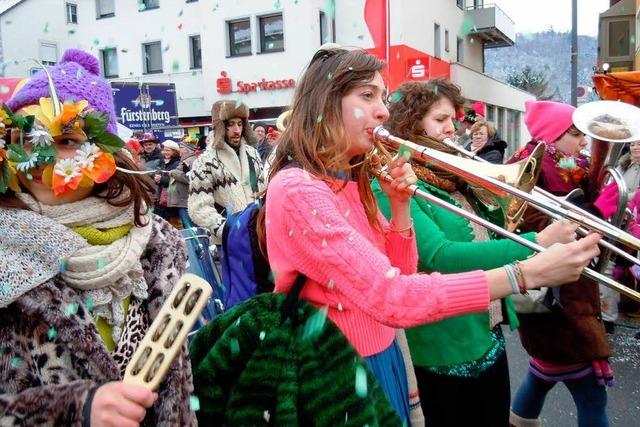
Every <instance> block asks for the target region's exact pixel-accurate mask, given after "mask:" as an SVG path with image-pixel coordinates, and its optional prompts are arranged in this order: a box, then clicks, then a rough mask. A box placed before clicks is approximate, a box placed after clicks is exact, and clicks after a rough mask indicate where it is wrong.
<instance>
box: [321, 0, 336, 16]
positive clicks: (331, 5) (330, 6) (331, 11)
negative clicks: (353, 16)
mask: <svg viewBox="0 0 640 427" xmlns="http://www.w3.org/2000/svg"><path fill="white" fill-rule="evenodd" d="M324 12H325V13H326V14H327V17H328V18H330V19H333V17H334V16H335V15H336V2H335V0H327V1H326V2H325V4H324Z"/></svg>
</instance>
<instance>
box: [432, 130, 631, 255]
mask: <svg viewBox="0 0 640 427" xmlns="http://www.w3.org/2000/svg"><path fill="white" fill-rule="evenodd" d="M441 142H442V143H443V144H444V145H446V146H447V147H449V148H452V149H454V150H456V151H457V152H458V153H460V154H462V155H464V156H465V157H468V158H469V159H472V160H477V161H479V162H482V163H489V162H488V161H486V160H485V159H483V158H482V157H480V156H478V155H477V154H475V153H474V152H472V151H469V150H467V149H465V148H464V147H460V146H459V145H457V144H456V143H455V142H453V141H451V140H450V139H448V138H446V139H444V140H443V141H441ZM533 192H534V193H536V194H538V195H539V196H540V197H541V198H542V199H543V200H542V201H541V202H540V203H541V204H532V206H533V207H534V208H535V209H537V210H539V211H540V212H542V213H544V214H546V215H548V216H550V217H551V218H553V219H555V220H561V219H563V216H562V215H561V214H557V213H554V212H552V211H550V210H549V209H546V208H545V207H544V205H542V203H545V204H547V203H548V204H553V205H556V206H559V207H562V208H565V209H568V210H569V211H571V212H575V213H576V214H577V215H582V216H584V217H585V218H588V219H589V220H591V221H593V222H594V223H596V224H598V228H597V229H594V231H596V232H598V233H601V234H603V235H606V236H607V237H609V238H612V239H614V240H617V241H619V242H621V243H623V244H626V245H628V246H631V247H634V248H635V249H640V247H638V246H637V245H636V244H635V242H636V241H638V243H640V240H638V239H637V238H635V237H634V236H632V235H630V234H629V233H626V232H624V231H622V230H620V229H619V228H617V227H614V226H613V225H611V224H609V223H608V222H606V221H603V220H602V219H600V218H598V217H597V216H595V215H593V214H591V213H589V212H587V211H585V210H583V209H581V208H579V207H577V206H576V205H574V204H572V203H570V202H568V201H567V200H566V199H564V198H562V197H558V196H556V195H554V194H551V193H549V192H548V191H546V190H544V189H542V188H540V187H538V186H534V187H533ZM545 198H546V199H548V200H547V201H545ZM578 224H582V223H581V222H578ZM605 229H606V230H608V231H609V232H610V234H608V233H606V232H605V231H604V230H605ZM577 232H578V233H579V234H580V235H581V236H586V235H587V234H589V230H588V229H587V228H586V227H584V226H581V227H579V228H578V230H577ZM614 236H615V237H614ZM599 244H600V246H602V247H604V248H606V249H608V250H610V251H611V252H615V254H616V255H619V256H621V257H623V258H625V259H626V260H628V261H631V262H632V263H634V264H637V265H640V260H639V259H638V258H636V257H634V256H633V255H631V254H628V253H627V252H625V251H623V250H622V249H620V248H618V247H617V246H615V245H613V244H611V243H609V242H607V241H606V240H601V241H600V243H599Z"/></svg>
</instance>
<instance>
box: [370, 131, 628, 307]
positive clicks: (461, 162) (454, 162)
mask: <svg viewBox="0 0 640 427" xmlns="http://www.w3.org/2000/svg"><path fill="white" fill-rule="evenodd" d="M373 137H374V140H375V141H376V142H377V143H379V144H382V146H383V147H384V148H389V149H391V150H393V151H399V150H401V149H403V150H407V151H408V152H410V153H411V155H412V157H413V159H414V160H417V161H419V162H421V163H423V164H426V165H427V166H436V167H439V168H441V169H443V170H447V171H449V172H452V173H454V174H456V175H459V176H461V177H462V178H464V179H465V180H466V181H467V182H473V183H474V184H473V185H478V186H482V187H484V188H485V189H486V190H487V191H490V192H491V193H493V194H496V195H498V196H502V195H503V194H504V193H509V194H512V195H514V196H517V197H518V198H520V199H521V200H524V201H526V202H528V203H530V204H531V205H532V206H534V207H538V206H540V205H542V206H543V208H544V209H547V210H549V211H551V212H552V213H554V214H556V215H559V216H562V217H563V218H568V219H571V220H572V221H574V222H579V221H584V223H585V224H587V225H588V226H590V227H593V229H594V230H595V229H598V227H597V225H595V224H594V223H593V222H591V221H589V220H588V219H585V218H583V217H580V216H578V215H577V214H575V213H573V212H571V211H567V210H565V209H563V208H560V207H557V206H553V205H551V206H546V205H545V203H544V202H543V201H541V200H539V198H538V197H535V196H534V195H532V194H529V193H527V192H526V191H522V190H521V189H519V188H516V187H512V186H511V185H509V184H506V183H504V182H502V181H500V180H498V179H495V178H493V177H486V176H482V175H478V174H476V173H474V172H472V170H473V169H477V163H478V162H473V161H470V160H468V159H461V158H459V157H457V156H453V155H450V154H446V153H442V152H440V151H438V150H434V149H430V148H427V147H423V146H420V145H418V144H415V143H413V142H411V141H407V140H404V139H401V138H398V137H396V136H392V135H391V134H390V133H389V131H388V130H386V129H385V128H384V127H383V126H378V127H376V128H375V129H374V130H373ZM469 162H471V163H475V165H472V164H470V163H469ZM372 173H373V174H374V175H376V176H378V177H379V178H380V179H384V180H387V181H391V180H392V178H391V177H390V176H389V175H388V174H387V173H386V172H385V171H384V170H377V171H372ZM407 191H408V192H410V193H411V194H412V195H415V196H418V197H421V198H423V199H425V200H427V201H429V202H430V203H433V204H435V205H437V206H440V207H442V208H444V209H447V210H449V211H451V212H454V213H456V214H458V215H460V216H462V217H463V218H466V219H468V220H469V221H472V222H475V223H477V224H479V225H481V226H483V227H486V228H488V229H489V230H491V231H493V232H495V233H497V234H499V235H501V236H504V237H507V238H509V239H511V240H513V241H515V242H517V243H520V244H522V245H524V246H526V247H527V248H529V249H532V250H534V251H536V252H541V251H543V250H544V248H543V247H542V246H540V245H538V244H536V243H532V242H530V241H528V240H526V239H524V238H523V237H521V236H519V235H517V234H515V233H512V232H510V231H508V230H505V229H504V228H502V227H500V226H497V225H495V224H493V223H491V222H490V221H487V220H485V219H484V218H481V217H479V216H477V215H474V214H471V213H469V212H466V211H465V210H463V209H460V208H458V207H457V206H453V205H450V204H449V203H447V202H445V201H443V200H440V199H439V198H437V197H435V196H432V195H430V194H429V193H426V192H424V191H422V190H420V189H419V188H418V187H417V186H416V185H411V186H409V188H407ZM607 231H608V230H607ZM603 234H604V232H603ZM582 274H583V275H585V276H586V277H589V278H591V279H593V280H596V281H598V282H600V283H602V284H603V285H605V286H607V287H610V288H612V289H614V290H615V291H617V292H619V293H621V294H623V295H626V296H628V297H629V298H632V299H634V300H636V301H640V293H639V292H636V291H634V290H633V289H629V288H627V287H626V286H623V285H622V284H620V283H618V282H616V281H614V280H613V279H611V278H609V277H607V276H605V275H603V274H601V273H599V272H597V271H594V270H592V269H589V268H585V269H584V270H583V273H582Z"/></svg>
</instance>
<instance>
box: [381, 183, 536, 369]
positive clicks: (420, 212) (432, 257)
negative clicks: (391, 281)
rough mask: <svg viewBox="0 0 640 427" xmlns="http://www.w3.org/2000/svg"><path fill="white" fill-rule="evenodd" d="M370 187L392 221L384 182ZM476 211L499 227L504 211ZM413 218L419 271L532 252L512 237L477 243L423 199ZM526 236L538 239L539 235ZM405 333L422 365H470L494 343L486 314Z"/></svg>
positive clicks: (467, 266)
mask: <svg viewBox="0 0 640 427" xmlns="http://www.w3.org/2000/svg"><path fill="white" fill-rule="evenodd" d="M372 186H373V191H374V193H375V195H376V197H377V199H378V204H379V207H380V210H381V211H382V212H383V214H384V215H385V216H387V217H389V216H390V207H389V201H388V199H387V197H386V195H385V194H384V192H383V191H382V190H381V188H380V184H379V183H378V181H377V180H376V181H374V182H373V185H372ZM418 187H420V189H421V190H423V191H426V192H428V193H431V194H433V195H435V196H437V197H438V198H440V199H442V200H444V201H446V202H448V203H452V204H454V205H456V206H459V205H458V203H457V202H456V201H455V200H454V199H453V198H452V197H451V196H450V195H449V193H446V192H444V191H441V190H440V189H438V188H436V187H433V186H431V185H429V184H427V183H425V182H423V181H418ZM476 210H477V211H478V213H479V214H480V215H481V216H483V217H485V218H487V219H489V220H490V221H492V222H494V223H497V224H500V223H501V214H500V211H494V212H493V213H491V212H488V211H487V210H486V209H482V207H479V206H476ZM411 217H412V218H413V221H414V224H415V233H416V240H417V242H418V254H419V262H418V269H419V270H420V271H423V272H427V273H430V272H434V271H437V272H440V273H460V272H465V271H471V270H477V269H480V270H490V269H492V268H497V267H501V266H503V265H505V264H508V263H510V262H513V261H514V260H516V259H524V258H526V257H528V256H529V255H531V253H532V252H531V250H529V249H527V248H525V247H524V246H522V245H520V244H518V243H515V242H513V241H511V240H509V239H499V240H488V241H485V242H473V238H474V235H473V229H472V228H471V225H470V223H469V221H467V220H466V219H464V218H462V217H460V216H458V215H456V214H454V213H452V212H449V211H447V210H446V209H444V208H441V207H439V206H434V205H432V204H431V203H429V202H427V201H426V200H424V199H421V198H417V197H414V198H413V199H412V200H411ZM490 235H491V233H490ZM522 236H523V237H524V238H526V239H527V240H530V241H535V233H527V234H523V235H522ZM505 305H506V308H507V310H506V312H507V316H508V318H509V321H510V323H511V327H512V328H516V327H517V321H518V320H517V317H516V315H515V311H514V310H513V307H512V304H511V301H510V300H509V299H508V298H507V299H506V300H505ZM406 332H407V339H408V341H409V347H410V350H411V359H412V360H413V363H414V365H416V366H422V367H443V366H450V365H457V364H460V363H465V362H472V361H475V360H478V359H479V358H481V357H482V356H483V355H484V354H485V353H487V351H488V350H489V349H490V348H491V346H492V345H493V339H492V337H491V328H490V320H489V313H488V312H484V313H477V314H470V315H465V316H458V317H454V318H449V319H445V320H443V321H440V322H437V323H433V324H429V325H423V326H419V327H417V328H412V329H408V330H407V331H406Z"/></svg>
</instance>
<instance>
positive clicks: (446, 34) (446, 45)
mask: <svg viewBox="0 0 640 427" xmlns="http://www.w3.org/2000/svg"><path fill="white" fill-rule="evenodd" d="M444 51H445V52H449V30H444Z"/></svg>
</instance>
